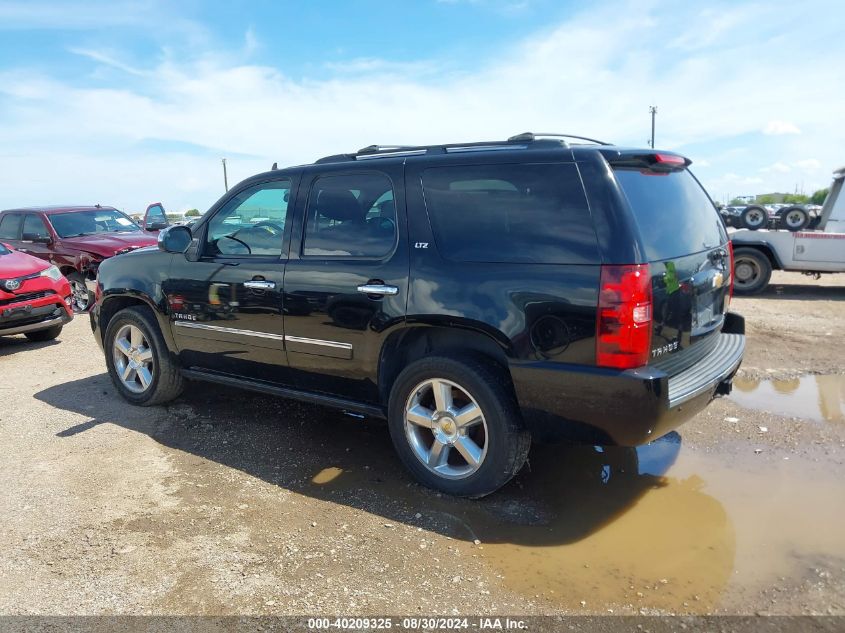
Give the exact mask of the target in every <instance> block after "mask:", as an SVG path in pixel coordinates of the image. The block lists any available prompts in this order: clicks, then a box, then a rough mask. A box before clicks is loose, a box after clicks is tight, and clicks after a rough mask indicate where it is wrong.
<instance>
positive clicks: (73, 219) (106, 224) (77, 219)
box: [48, 209, 141, 237]
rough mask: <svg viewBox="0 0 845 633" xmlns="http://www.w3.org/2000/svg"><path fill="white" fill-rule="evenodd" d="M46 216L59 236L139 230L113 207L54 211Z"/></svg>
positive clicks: (139, 228)
mask: <svg viewBox="0 0 845 633" xmlns="http://www.w3.org/2000/svg"><path fill="white" fill-rule="evenodd" d="M48 217H49V218H50V222H51V223H52V224H53V228H54V229H55V230H56V233H58V235H59V237H78V236H80V235H94V234H95V233H129V232H135V231H140V230H141V227H139V226H138V225H137V224H135V223H134V222H133V221H132V220H130V219H129V218H128V217H126V216H125V215H123V214H122V213H121V212H120V211H117V210H115V209H91V210H90V211H70V212H68V213H54V214H52V215H50V216H48Z"/></svg>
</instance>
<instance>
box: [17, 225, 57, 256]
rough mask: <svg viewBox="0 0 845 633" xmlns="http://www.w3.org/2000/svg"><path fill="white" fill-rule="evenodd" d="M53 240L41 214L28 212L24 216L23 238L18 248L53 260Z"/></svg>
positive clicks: (18, 243)
mask: <svg viewBox="0 0 845 633" xmlns="http://www.w3.org/2000/svg"><path fill="white" fill-rule="evenodd" d="M51 241H52V237H51V236H50V231H49V229H47V225H46V224H45V223H44V220H43V219H42V218H41V216H40V215H38V214H37V213H27V214H26V215H24V216H23V227H22V229H21V239H20V242H17V246H16V248H17V249H18V250H20V251H23V252H24V253H29V254H30V255H34V256H35V257H40V258H41V259H43V260H45V261H49V262H52V250H51V249H50V242H51Z"/></svg>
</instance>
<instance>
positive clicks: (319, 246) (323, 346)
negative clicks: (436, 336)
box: [285, 163, 408, 402]
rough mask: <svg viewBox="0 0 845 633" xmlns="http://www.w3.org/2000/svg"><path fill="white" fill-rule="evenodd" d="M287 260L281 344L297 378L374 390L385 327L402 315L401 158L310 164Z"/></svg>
mask: <svg viewBox="0 0 845 633" xmlns="http://www.w3.org/2000/svg"><path fill="white" fill-rule="evenodd" d="M296 218H297V222H296V224H295V225H294V235H295V236H296V237H295V238H294V239H293V240H292V248H291V255H290V260H289V261H288V265H287V268H286V270H285V345H286V349H287V353H288V361H289V362H290V367H291V370H292V375H293V377H294V379H295V384H296V386H298V387H299V388H301V389H306V390H309V391H328V392H331V393H333V394H337V395H341V396H345V397H348V398H352V399H355V400H360V401H370V402H375V401H377V400H378V390H377V378H378V376H377V373H378V361H379V356H380V353H381V347H382V343H383V342H384V339H385V336H386V333H387V332H388V331H389V329H390V327H391V326H393V325H396V324H397V323H398V322H400V321H402V320H404V318H405V306H406V299H407V291H408V244H407V239H403V236H406V235H407V229H406V228H405V214H404V190H403V166H402V165H401V163H394V164H393V165H383V164H380V165H379V166H378V168H370V167H369V165H368V166H367V169H363V168H360V167H359V168H358V169H357V170H347V169H343V168H342V167H341V168H340V169H338V168H337V166H335V167H334V168H331V167H327V168H325V169H320V168H311V169H310V170H308V171H307V172H306V173H305V174H304V175H303V179H302V185H301V186H300V194H299V196H298V200H297V213H296Z"/></svg>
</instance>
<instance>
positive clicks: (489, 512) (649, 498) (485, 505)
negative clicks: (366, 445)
mask: <svg viewBox="0 0 845 633" xmlns="http://www.w3.org/2000/svg"><path fill="white" fill-rule="evenodd" d="M680 449H681V442H680V437H679V436H678V435H676V434H671V435H669V436H668V437H667V438H664V439H663V440H661V441H658V442H655V443H654V444H651V445H648V446H644V447H640V448H639V449H631V448H622V447H604V448H601V447H587V446H566V447H564V446H559V445H558V446H555V445H546V446H535V447H533V448H532V453H531V462H530V468H527V469H525V470H524V471H523V472H522V473H520V475H519V476H518V477H517V478H516V479H515V480H514V482H513V483H512V484H511V485H509V486H507V487H506V488H505V489H503V490H502V491H500V492H499V493H496V494H494V495H491V496H490V497H487V498H484V499H482V500H479V501H476V502H467V501H465V500H457V499H452V498H448V497H444V496H435V495H425V496H423V497H421V495H420V491H419V489H417V488H414V487H412V488H409V487H408V486H407V485H405V484H403V483H402V482H396V484H395V485H394V484H392V483H391V482H383V484H382V485H380V492H381V494H383V495H386V497H388V498H389V499H391V503H395V502H396V501H400V502H404V503H405V504H407V505H408V506H409V507H414V508H419V513H420V515H421V519H420V522H421V525H423V526H424V527H425V528H427V529H429V530H431V531H433V532H437V533H440V534H446V535H449V536H451V537H453V538H455V539H456V540H458V541H461V542H463V545H462V546H460V547H459V544H457V543H456V546H455V548H454V550H453V551H451V552H442V551H441V552H440V553H439V554H438V555H440V556H451V555H456V556H457V555H461V550H463V555H466V553H467V551H469V552H471V553H472V555H475V556H479V557H481V558H482V559H483V560H484V561H485V562H486V563H487V565H489V566H490V567H491V572H492V573H493V574H494V575H495V576H496V577H498V578H500V579H501V580H502V582H503V583H504V584H505V585H507V586H508V587H510V588H511V589H512V590H514V591H517V592H519V593H522V594H525V595H528V596H530V597H531V598H533V599H535V600H538V601H540V602H545V603H548V604H549V605H554V606H558V607H560V606H564V607H568V608H573V609H581V608H586V609H587V610H590V609H595V608H597V607H599V606H600V605H630V607H631V608H638V607H639V606H643V607H648V608H659V609H667V610H668V609H683V610H687V611H690V612H692V611H704V610H707V609H709V608H712V607H713V605H714V604H716V602H717V601H718V599H719V597H720V595H721V594H722V592H723V590H724V588H725V586H726V583H727V582H728V579H729V578H730V575H731V571H732V570H733V567H734V565H733V563H734V553H735V542H734V531H733V528H732V526H731V524H730V522H729V520H728V517H727V515H726V513H725V510H724V509H723V508H722V506H721V504H720V503H719V502H718V501H717V500H716V499H714V498H713V497H711V496H709V495H708V494H706V493H705V492H704V491H703V485H704V482H703V480H702V479H701V477H699V476H698V475H691V476H688V477H685V478H672V477H667V476H666V475H665V473H666V472H667V470H669V469H670V467H671V466H672V465H673V464H674V463H675V460H676V459H677V458H678V455H679V451H680ZM356 473H357V474H356ZM320 479H321V481H322V480H324V478H323V477H320ZM368 485H369V482H368V480H367V471H360V470H358V469H356V468H354V467H352V468H350V469H344V470H343V471H342V472H341V473H338V475H337V476H335V477H333V478H331V479H329V480H327V481H326V482H325V483H321V484H320V486H319V487H320V488H321V495H325V494H328V493H329V491H330V490H332V489H333V490H334V492H335V493H336V494H337V495H338V497H340V498H347V499H348V498H350V497H355V496H358V495H365V494H366V493H367V490H366V489H367V487H368ZM474 541H480V543H481V545H480V548H477V549H476V548H474V547H472V545H471V544H472V543H473V542H474ZM582 600H583V601H585V602H586V603H587V604H586V606H584V605H581V601H582ZM684 603H686V605H687V606H686V607H685V606H684Z"/></svg>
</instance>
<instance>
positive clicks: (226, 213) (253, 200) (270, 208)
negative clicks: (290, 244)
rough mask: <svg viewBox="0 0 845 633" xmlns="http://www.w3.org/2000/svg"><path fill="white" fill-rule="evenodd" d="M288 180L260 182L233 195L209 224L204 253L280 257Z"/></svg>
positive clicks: (288, 193) (286, 208)
mask: <svg viewBox="0 0 845 633" xmlns="http://www.w3.org/2000/svg"><path fill="white" fill-rule="evenodd" d="M289 198H290V180H278V181H275V182H268V183H263V184H261V185H256V186H255V187H251V188H249V189H246V190H244V191H242V192H240V193H238V194H236V195H235V196H234V197H233V198H232V199H230V200H229V201H228V202H226V204H225V205H224V206H223V208H222V209H220V211H218V212H217V213H216V214H215V215H214V217H213V218H211V221H210V222H209V223H208V237H207V240H206V249H205V252H206V254H207V255H211V256H215V255H223V256H229V257H241V256H250V255H252V256H263V257H280V256H281V254H282V242H283V241H284V235H285V223H286V222H287V214H288V199H289Z"/></svg>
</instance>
